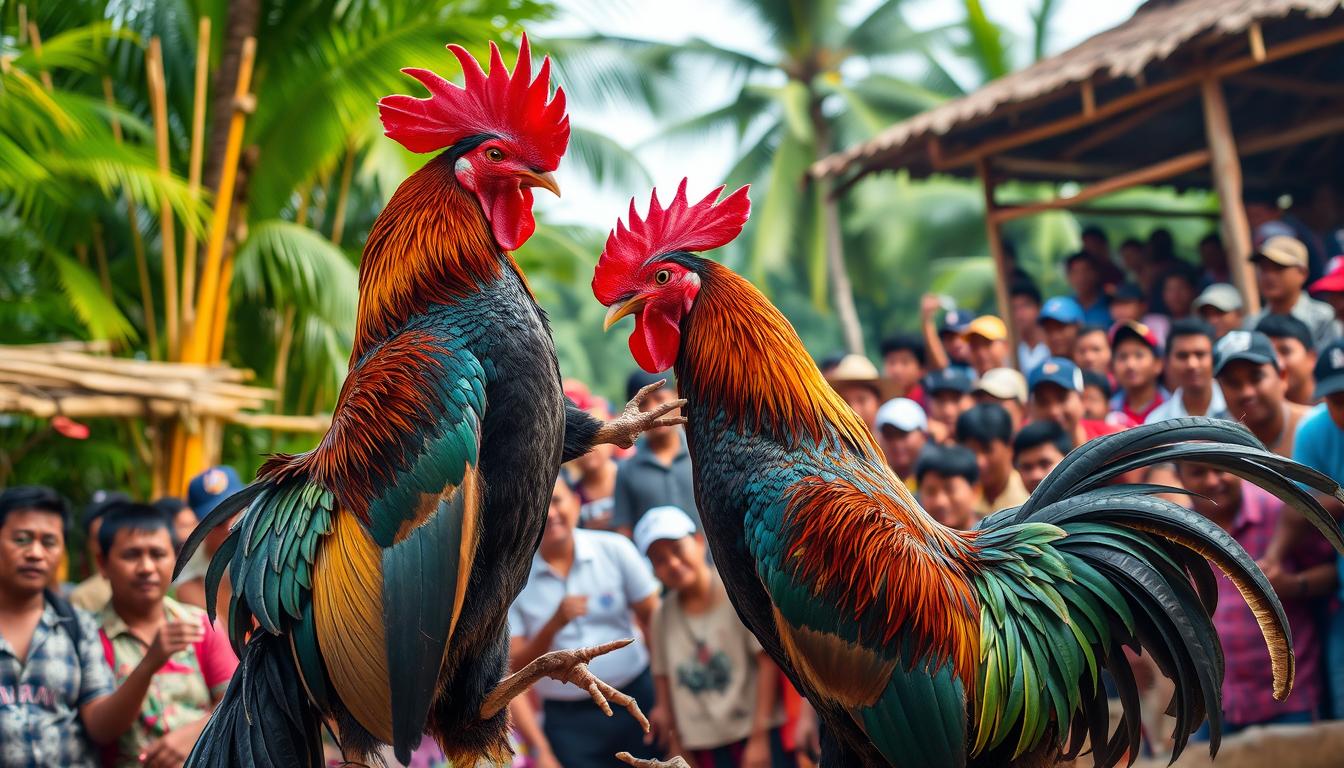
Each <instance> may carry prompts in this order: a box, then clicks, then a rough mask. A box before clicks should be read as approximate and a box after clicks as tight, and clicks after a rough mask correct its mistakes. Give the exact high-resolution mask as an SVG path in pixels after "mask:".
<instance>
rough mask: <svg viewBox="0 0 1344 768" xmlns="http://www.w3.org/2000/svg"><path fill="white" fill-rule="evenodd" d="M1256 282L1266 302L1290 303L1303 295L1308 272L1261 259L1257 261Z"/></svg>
mask: <svg viewBox="0 0 1344 768" xmlns="http://www.w3.org/2000/svg"><path fill="white" fill-rule="evenodd" d="M1255 280H1256V283H1257V284H1258V285H1259V286H1260V296H1261V298H1263V299H1264V300H1265V301H1266V302H1270V301H1288V300H1289V299H1294V298H1296V296H1297V295H1298V294H1299V293H1301V291H1302V286H1303V285H1304V284H1305V283H1306V282H1307V271H1306V270H1305V269H1302V268H1301V267H1285V266H1283V265H1281V264H1275V263H1274V262H1272V261H1270V260H1269V259H1264V258H1261V259H1256V260H1255Z"/></svg>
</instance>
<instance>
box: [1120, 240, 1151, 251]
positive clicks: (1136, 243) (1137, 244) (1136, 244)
mask: <svg viewBox="0 0 1344 768" xmlns="http://www.w3.org/2000/svg"><path fill="white" fill-rule="evenodd" d="M1120 247H1121V248H1138V249H1139V250H1141V251H1144V252H1146V251H1147V250H1148V246H1146V245H1144V244H1143V241H1142V240H1140V239H1139V238H1137V237H1126V238H1125V239H1124V240H1122V241H1121V242H1120Z"/></svg>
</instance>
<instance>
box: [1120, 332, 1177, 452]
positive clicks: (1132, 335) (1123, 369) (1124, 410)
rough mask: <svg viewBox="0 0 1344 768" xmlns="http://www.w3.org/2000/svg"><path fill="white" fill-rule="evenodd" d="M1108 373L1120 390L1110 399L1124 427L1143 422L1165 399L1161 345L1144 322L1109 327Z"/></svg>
mask: <svg viewBox="0 0 1344 768" xmlns="http://www.w3.org/2000/svg"><path fill="white" fill-rule="evenodd" d="M1111 354H1112V357H1111V372H1112V373H1113V374H1115V381H1116V384H1118V385H1119V388H1120V391H1119V392H1117V393H1116V394H1115V397H1113V398H1111V410H1112V411H1115V412H1118V413H1120V414H1121V415H1122V416H1124V417H1125V421H1126V426H1137V425H1139V424H1142V423H1143V421H1144V419H1146V418H1148V414H1150V413H1152V412H1153V411H1154V410H1155V409H1156V408H1157V407H1158V406H1159V405H1162V403H1163V402H1165V401H1166V399H1167V392H1166V390H1164V389H1163V388H1162V384H1161V381H1160V379H1161V376H1162V344H1161V342H1159V341H1158V340H1157V334H1155V333H1153V331H1152V329H1151V328H1149V327H1148V326H1146V325H1144V324H1143V323H1136V322H1134V321H1130V322H1126V323H1117V324H1116V325H1115V327H1114V328H1112V329H1111Z"/></svg>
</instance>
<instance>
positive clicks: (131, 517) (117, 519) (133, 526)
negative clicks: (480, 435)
mask: <svg viewBox="0 0 1344 768" xmlns="http://www.w3.org/2000/svg"><path fill="white" fill-rule="evenodd" d="M107 507H108V508H107V511H106V512H105V513H103V527H101V528H99V529H98V551H99V552H101V553H102V555H103V557H107V553H108V552H110V551H111V550H112V543H113V542H115V541H116V540H117V533H118V532H120V531H135V532H137V533H153V532H154V531H160V530H163V531H167V532H168V538H169V539H170V540H171V541H172V543H173V550H174V551H176V550H177V546H178V542H177V534H176V533H175V531H174V529H173V519H172V518H171V517H169V516H168V515H166V514H164V513H163V510H161V509H159V508H158V507H157V506H155V505H153V504H145V503H143V502H138V501H117V502H113V503H111V504H108V505H107Z"/></svg>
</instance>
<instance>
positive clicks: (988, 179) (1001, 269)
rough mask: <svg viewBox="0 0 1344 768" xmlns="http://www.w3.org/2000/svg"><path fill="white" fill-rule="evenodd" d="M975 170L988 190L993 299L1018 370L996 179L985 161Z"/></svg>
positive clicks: (1010, 357) (987, 225)
mask: <svg viewBox="0 0 1344 768" xmlns="http://www.w3.org/2000/svg"><path fill="white" fill-rule="evenodd" d="M975 169H976V172H977V173H978V174H979V175H980V182H981V184H983V185H984V190H985V236H986V237H988V238H989V254H990V255H991V256H993V257H994V298H995V300H996V301H997V303H998V305H999V317H1001V318H1003V324H1004V325H1005V326H1006V327H1007V328H1008V362H1009V365H1011V366H1012V367H1014V368H1016V367H1017V366H1018V359H1017V339H1018V335H1017V326H1016V324H1014V323H1013V303H1012V301H1011V300H1010V299H1009V297H1008V275H1009V270H1008V254H1007V253H1006V252H1005V251H1004V249H1003V233H1002V231H1001V229H1000V224H999V221H998V220H997V219H996V218H995V217H994V208H995V203H994V175H993V172H992V171H991V170H990V167H989V161H988V160H986V159H984V158H981V159H980V160H977V161H976V163H975ZM1024 373H1025V372H1024Z"/></svg>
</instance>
